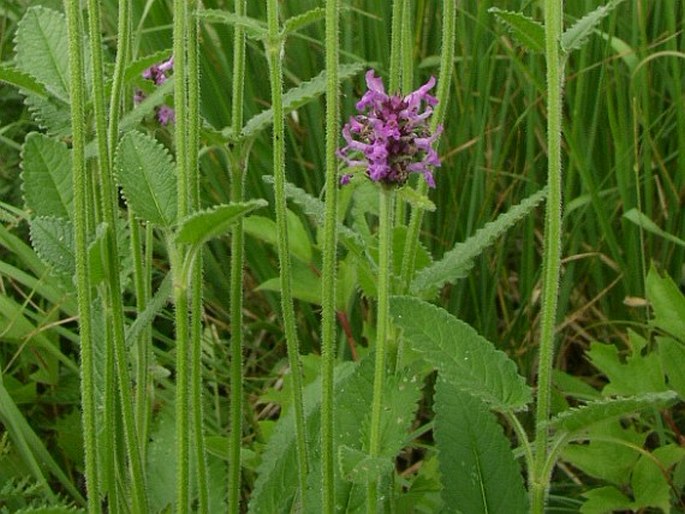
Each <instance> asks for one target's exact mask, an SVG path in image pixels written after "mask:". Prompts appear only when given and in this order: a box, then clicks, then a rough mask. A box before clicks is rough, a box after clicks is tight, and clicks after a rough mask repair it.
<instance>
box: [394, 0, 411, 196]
mask: <svg viewBox="0 0 685 514" xmlns="http://www.w3.org/2000/svg"><path fill="white" fill-rule="evenodd" d="M402 2H403V5H402V37H401V41H402V49H401V64H400V66H401V68H402V80H401V81H400V82H401V84H402V86H401V88H400V89H401V91H402V92H403V93H405V94H406V93H408V92H409V91H411V90H412V89H413V82H414V55H413V53H414V36H413V33H412V27H411V22H412V17H411V5H410V4H411V0H402ZM398 203H400V202H398Z"/></svg>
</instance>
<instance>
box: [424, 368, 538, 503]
mask: <svg viewBox="0 0 685 514" xmlns="http://www.w3.org/2000/svg"><path fill="white" fill-rule="evenodd" d="M433 408H434V410H435V441H436V446H437V449H438V460H439V462H440V471H441V474H442V480H443V490H442V497H443V500H444V502H445V507H446V509H445V510H444V511H443V512H454V513H457V512H459V513H466V512H468V513H469V514H480V513H483V514H486V513H488V514H496V513H501V514H525V513H527V512H528V497H527V495H526V490H525V487H524V485H523V478H522V476H521V468H520V466H519V465H518V464H517V462H516V460H515V459H514V454H513V453H512V451H511V448H510V446H509V440H508V439H507V437H505V435H504V433H503V432H502V427H501V426H500V425H499V424H498V423H497V419H496V418H495V416H493V415H492V414H491V413H490V412H489V411H488V407H487V405H485V404H484V403H483V402H481V401H480V400H479V399H478V398H474V397H473V396H470V395H469V394H467V393H465V392H463V391H461V390H460V389H459V388H455V387H453V385H452V384H451V383H449V382H448V381H446V380H443V379H442V377H441V376H440V375H439V376H438V382H437V385H436V388H435V403H434V407H433Z"/></svg>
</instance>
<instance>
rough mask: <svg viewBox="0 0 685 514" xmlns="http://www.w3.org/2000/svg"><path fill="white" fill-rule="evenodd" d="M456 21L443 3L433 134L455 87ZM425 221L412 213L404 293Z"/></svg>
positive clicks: (452, 1)
mask: <svg viewBox="0 0 685 514" xmlns="http://www.w3.org/2000/svg"><path fill="white" fill-rule="evenodd" d="M456 18H457V0H444V1H443V11H442V19H443V23H444V26H443V28H442V48H441V50H440V75H439V80H438V93H437V99H438V104H437V105H436V106H435V111H434V112H433V117H432V118H431V131H432V132H434V131H435V130H436V129H437V128H438V126H440V125H441V124H442V122H443V120H444V119H445V113H446V112H447V103H448V101H449V92H450V87H451V86H452V65H453V61H454V42H455V39H456V35H455V34H456V31H455V25H456ZM418 191H419V194H421V195H425V194H426V193H427V191H428V186H426V184H425V182H424V181H422V180H421V181H419V185H418ZM422 221H423V209H421V208H420V207H417V208H415V209H414V210H413V211H412V214H411V219H410V221H409V228H408V229H407V238H406V240H405V244H404V254H403V256H402V268H401V272H400V276H401V277H402V289H403V291H404V292H407V291H408V290H409V285H410V284H411V279H412V277H413V275H414V266H415V263H416V252H417V249H418V245H419V232H420V230H421V222H422Z"/></svg>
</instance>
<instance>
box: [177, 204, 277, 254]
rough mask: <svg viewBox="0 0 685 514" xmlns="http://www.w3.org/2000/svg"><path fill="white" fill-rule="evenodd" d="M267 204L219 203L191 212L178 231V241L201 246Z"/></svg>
mask: <svg viewBox="0 0 685 514" xmlns="http://www.w3.org/2000/svg"><path fill="white" fill-rule="evenodd" d="M266 205H267V202H266V200H250V201H249V202H242V203H231V204H225V205H217V206H215V207H211V208H209V209H206V210H204V211H199V212H196V213H193V214H191V215H190V216H188V217H187V218H185V219H184V220H183V221H181V224H180V226H179V228H178V231H177V232H176V242H177V243H183V244H189V245H194V246H199V245H202V244H204V243H206V242H207V241H209V240H210V239H213V238H215V237H219V236H222V235H224V234H225V233H226V232H227V231H228V229H229V228H230V227H231V225H233V224H234V223H235V222H236V221H238V220H239V219H240V218H241V217H243V216H245V215H246V214H249V213H250V212H252V211H254V210H255V209H259V208H260V207H264V206H266Z"/></svg>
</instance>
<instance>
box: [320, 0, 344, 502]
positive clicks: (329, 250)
mask: <svg viewBox="0 0 685 514" xmlns="http://www.w3.org/2000/svg"><path fill="white" fill-rule="evenodd" d="M339 10H340V5H339V0H326V45H325V46H326V80H327V83H326V186H325V187H326V214H325V221H324V236H323V266H322V279H321V282H322V291H321V305H322V316H321V469H322V487H323V490H322V496H323V504H322V508H323V512H324V513H326V514H333V513H334V512H335V454H334V446H333V441H334V427H333V420H334V406H335V405H334V397H333V379H334V375H333V373H334V367H335V343H336V324H335V303H336V302H335V300H336V293H335V284H336V258H335V256H336V249H337V245H338V233H337V226H338V219H337V212H338V202H337V198H338V176H337V168H338V167H337V157H336V149H337V147H338V137H339V136H338V133H339V128H338V125H339V122H338V119H339V117H340V100H339V91H338V64H339V63H338V47H339V39H340V38H339V31H340V29H339V25H340V19H339Z"/></svg>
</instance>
